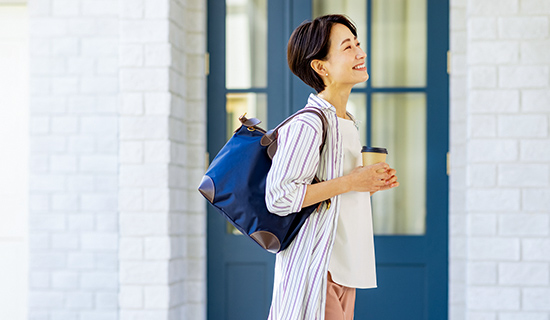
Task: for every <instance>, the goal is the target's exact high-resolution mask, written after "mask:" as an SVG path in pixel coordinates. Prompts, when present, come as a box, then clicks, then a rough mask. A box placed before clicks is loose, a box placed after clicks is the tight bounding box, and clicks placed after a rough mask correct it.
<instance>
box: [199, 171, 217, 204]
mask: <svg viewBox="0 0 550 320" xmlns="http://www.w3.org/2000/svg"><path fill="white" fill-rule="evenodd" d="M199 192H200V193H201V194H202V195H203V196H204V197H205V198H206V200H208V201H210V203H212V202H213V201H214V196H215V195H216V187H215V186H214V181H212V178H210V177H209V176H204V177H203V178H202V181H201V184H200V185H199Z"/></svg>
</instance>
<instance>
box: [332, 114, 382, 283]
mask: <svg viewBox="0 0 550 320" xmlns="http://www.w3.org/2000/svg"><path fill="white" fill-rule="evenodd" d="M338 127H339V130H340V133H341V136H342V140H343V148H344V150H343V151H344V174H348V173H350V172H351V171H352V170H353V169H354V168H355V167H357V166H360V165H362V158H361V142H360V139H359V131H358V130H357V128H356V127H355V124H354V122H353V121H352V120H347V119H343V118H338ZM328 270H329V272H330V274H331V276H332V280H333V281H334V282H336V283H338V284H340V285H342V286H345V287H350V288H363V289H364V288H375V287H376V265H375V259H374V239H373V231H372V211H371V203H370V193H369V192H354V191H352V192H348V193H344V194H342V195H340V213H339V216H338V227H337V229H336V239H335V240H334V247H333V249H332V255H331V257H330V263H329V268H328Z"/></svg>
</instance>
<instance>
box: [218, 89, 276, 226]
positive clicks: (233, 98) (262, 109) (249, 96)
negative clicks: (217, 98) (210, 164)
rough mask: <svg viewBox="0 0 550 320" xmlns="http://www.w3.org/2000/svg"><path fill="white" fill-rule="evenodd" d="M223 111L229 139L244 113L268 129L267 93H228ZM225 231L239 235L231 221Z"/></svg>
mask: <svg viewBox="0 0 550 320" xmlns="http://www.w3.org/2000/svg"><path fill="white" fill-rule="evenodd" d="M226 99H227V102H226V106H225V111H226V114H227V118H226V121H227V132H226V138H227V139H228V140H229V138H231V136H232V135H233V132H234V131H235V130H236V129H238V128H239V127H240V126H241V122H240V121H239V117H240V116H241V115H243V114H244V113H246V117H247V118H257V119H259V120H260V121H262V123H261V124H260V127H262V128H264V129H268V124H267V95H266V94H265V93H228V94H227V96H226ZM226 232H227V233H230V234H235V235H240V234H241V232H240V231H239V230H237V229H236V228H235V227H233V225H231V223H229V222H226Z"/></svg>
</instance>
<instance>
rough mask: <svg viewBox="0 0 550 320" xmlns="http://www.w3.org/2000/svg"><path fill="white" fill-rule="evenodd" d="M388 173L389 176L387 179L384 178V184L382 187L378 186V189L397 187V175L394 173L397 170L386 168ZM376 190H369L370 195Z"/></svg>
mask: <svg viewBox="0 0 550 320" xmlns="http://www.w3.org/2000/svg"><path fill="white" fill-rule="evenodd" d="M387 173H388V175H389V176H390V177H389V178H388V179H386V184H385V185H384V186H382V187H380V190H378V191H384V190H390V189H393V188H395V187H399V182H398V181H397V176H396V175H395V174H396V173H397V171H395V169H391V168H390V169H388V170H387ZM376 192H377V191H374V192H371V193H370V195H371V196H372V195H373V194H375V193H376Z"/></svg>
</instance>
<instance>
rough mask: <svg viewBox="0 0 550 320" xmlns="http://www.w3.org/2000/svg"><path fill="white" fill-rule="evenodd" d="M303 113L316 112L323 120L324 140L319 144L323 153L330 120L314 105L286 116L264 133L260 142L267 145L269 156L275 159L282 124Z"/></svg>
mask: <svg viewBox="0 0 550 320" xmlns="http://www.w3.org/2000/svg"><path fill="white" fill-rule="evenodd" d="M303 113H314V114H316V115H317V116H318V117H319V118H320V119H321V122H322V125H323V136H322V139H323V140H322V142H321V145H320V146H319V153H321V152H322V151H323V147H324V145H325V142H326V139H327V128H328V120H327V118H326V116H325V114H324V113H323V111H321V110H319V109H317V108H313V107H306V108H303V109H301V110H299V111H298V112H296V113H294V114H293V115H291V116H290V117H288V118H286V119H285V120H284V121H283V122H281V123H280V124H279V125H278V126H277V127H275V128H274V129H272V130H269V131H268V132H266V133H265V134H264V136H263V137H262V139H261V140H260V144H261V145H262V146H264V147H265V146H267V154H268V156H269V158H271V159H273V156H274V155H275V152H276V151H277V138H278V137H279V129H280V128H281V127H282V126H284V125H285V124H287V123H288V122H289V121H290V120H292V119H293V118H294V117H296V116H297V115H300V114H303Z"/></svg>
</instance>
